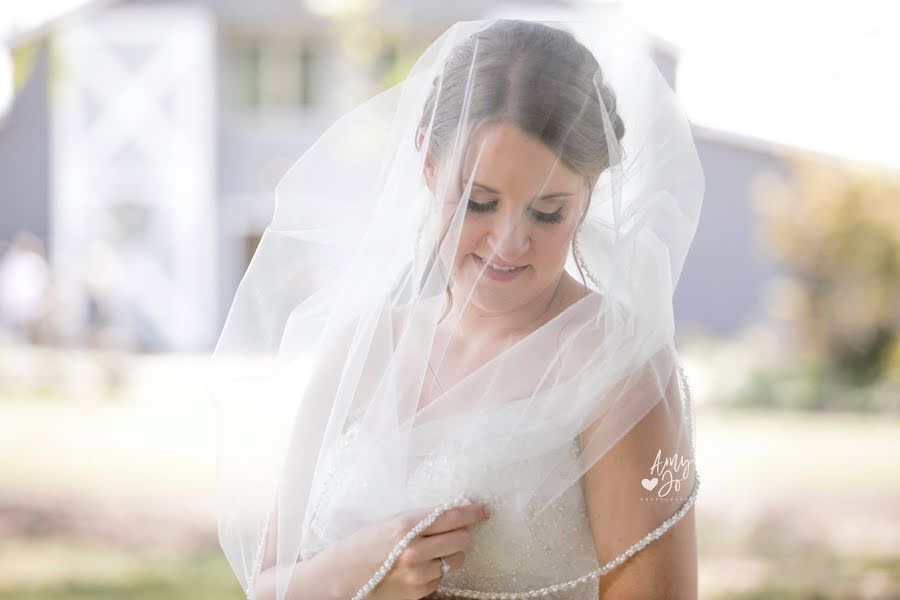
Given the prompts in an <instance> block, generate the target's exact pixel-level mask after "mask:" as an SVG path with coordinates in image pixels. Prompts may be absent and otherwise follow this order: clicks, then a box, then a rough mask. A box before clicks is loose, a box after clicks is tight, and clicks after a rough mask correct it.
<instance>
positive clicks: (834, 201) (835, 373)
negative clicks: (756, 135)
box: [754, 156, 900, 404]
mask: <svg viewBox="0 0 900 600" xmlns="http://www.w3.org/2000/svg"><path fill="white" fill-rule="evenodd" d="M788 165H789V166H790V172H791V176H790V178H789V179H788V180H784V179H781V178H779V177H776V176H772V175H767V176H765V177H763V178H761V179H760V180H759V181H757V182H756V183H755V186H754V199H755V204H756V208H757V211H758V214H759V216H760V218H761V235H762V243H763V246H764V247H765V248H766V249H767V250H768V251H769V252H771V254H772V255H773V256H774V257H775V259H776V260H778V261H779V262H780V263H782V264H783V265H785V266H786V267H787V269H788V271H789V272H790V276H789V279H788V281H787V283H786V284H783V285H782V286H781V287H780V290H779V291H780V295H779V297H778V313H779V315H780V316H781V317H783V318H784V319H786V320H787V321H788V322H790V323H791V324H792V326H793V329H794V330H795V333H796V334H797V335H798V338H799V340H800V341H801V343H802V344H803V348H802V351H801V354H808V355H811V356H813V357H814V359H815V360H817V361H821V364H818V365H817V366H816V369H819V370H820V373H818V376H817V377H818V379H817V380H816V379H814V380H813V382H812V383H810V384H809V385H811V386H813V387H816V386H823V385H831V384H834V383H835V382H845V383H846V384H848V385H850V386H856V387H865V386H870V385H875V384H878V383H879V382H884V381H888V382H891V383H892V384H894V385H900V181H898V178H897V177H896V174H894V173H893V172H888V171H884V170H879V169H877V168H874V167H871V166H861V165H856V164H851V163H834V164H832V163H825V162H823V161H814V160H811V159H807V158H802V157H792V156H789V157H788ZM825 373H827V374H828V377H827V378H826V377H825V376H824V374H825ZM827 379H833V380H834V381H828V380H827ZM806 391H811V390H806ZM801 397H803V394H801ZM801 401H802V400H801ZM810 402H812V403H813V404H815V403H816V402H819V403H821V400H819V401H812V400H811V401H810Z"/></svg>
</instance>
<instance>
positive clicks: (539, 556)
mask: <svg viewBox="0 0 900 600" xmlns="http://www.w3.org/2000/svg"><path fill="white" fill-rule="evenodd" d="M355 434H356V427H355V426H351V427H350V428H349V429H348V430H347V431H346V432H344V433H343V434H342V435H341V436H340V437H339V439H338V440H337V443H336V444H335V446H332V448H331V449H330V450H329V452H328V455H327V456H326V458H325V460H326V461H327V463H326V465H327V468H326V469H324V471H325V474H326V475H325V477H323V478H322V480H321V481H320V482H318V483H317V486H318V493H317V494H316V495H315V496H319V495H320V494H321V497H322V498H324V497H327V495H330V494H331V493H334V492H335V491H337V490H340V492H341V493H342V494H354V493H355V494H358V495H359V496H361V497H364V496H365V488H366V486H367V482H366V481H365V480H364V479H363V480H360V479H359V478H356V477H354V478H347V477H342V469H341V460H342V456H343V455H344V453H345V452H347V451H350V450H351V449H352V447H353V439H354V436H355ZM549 437H552V436H541V439H535V440H534V442H535V443H534V444H530V446H531V448H533V449H534V450H532V451H531V455H530V456H528V457H526V458H523V459H521V460H512V461H511V462H509V463H508V464H506V465H505V466H504V468H502V469H496V468H494V469H489V468H484V467H482V466H479V465H478V464H477V461H475V460H468V459H467V457H466V456H465V455H462V454H460V453H459V452H455V451H454V450H453V448H452V447H447V448H446V451H442V452H436V453H430V454H429V455H428V458H426V459H425V460H423V461H421V462H419V463H418V464H417V465H416V466H415V467H414V469H413V470H412V474H411V477H410V488H409V489H410V492H411V494H412V495H413V497H412V498H411V500H412V503H411V504H412V505H415V506H423V507H424V506H428V505H438V504H441V503H443V502H446V501H447V500H449V499H451V497H452V496H454V495H455V494H456V493H457V491H458V490H459V489H460V487H459V485H460V482H465V483H464V489H467V490H469V491H470V492H471V493H472V494H473V496H476V497H477V498H478V500H482V501H486V502H487V503H488V504H489V505H490V506H491V508H492V514H491V517H490V518H489V519H488V520H486V521H484V522H482V523H480V524H479V525H476V526H474V527H473V528H472V529H471V531H472V539H471V543H470V545H469V548H468V549H467V551H466V558H465V563H464V565H463V566H462V568H460V569H458V570H451V571H450V572H449V573H447V575H445V576H444V580H443V582H442V583H441V588H439V590H438V592H435V593H434V594H433V597H435V598H448V597H449V598H452V597H453V596H452V595H450V594H448V593H446V592H441V590H442V589H445V588H457V589H468V590H478V591H485V592H524V591H528V590H532V589H536V588H542V587H547V586H550V585H553V584H556V583H563V582H566V581H570V580H572V579H576V578H578V577H581V576H583V575H585V574H587V573H589V572H591V571H594V570H595V569H597V568H598V567H599V564H598V562H597V555H596V551H595V549H594V545H593V540H592V533H591V526H590V523H589V521H588V517H587V512H586V510H585V502H584V496H583V494H582V491H581V487H580V486H578V485H574V486H572V487H570V488H569V489H568V490H567V491H566V492H565V493H564V494H562V495H561V496H559V497H558V498H556V499H555V500H554V501H553V503H552V504H550V505H549V508H548V509H546V510H544V511H542V512H541V513H539V514H535V511H534V510H532V509H531V506H532V505H533V504H534V502H531V503H527V504H526V505H525V506H521V505H522V504H523V502H522V501H521V500H520V499H519V498H518V497H517V495H516V490H517V488H518V485H517V484H518V483H521V482H523V481H528V480H529V478H536V477H541V476H542V474H546V472H547V469H546V467H547V465H546V464H542V463H543V461H552V463H551V464H552V465H553V466H554V468H558V467H559V466H565V465H566V464H567V463H568V464H569V466H574V464H573V463H574V461H576V460H578V441H577V440H576V439H573V440H571V441H570V442H568V443H565V442H563V443H562V444H560V443H559V442H558V441H556V442H553V441H550V440H549ZM548 445H549V446H548ZM351 479H352V480H351ZM529 489H533V488H529ZM315 496H314V497H315ZM317 516H318V515H317V514H316V515H314V516H313V520H312V523H311V528H312V531H313V532H314V533H315V534H316V537H317V538H319V540H321V542H322V544H321V545H320V546H319V547H318V548H304V549H302V550H301V558H302V557H304V556H309V555H311V554H314V553H315V552H317V551H318V550H319V549H321V547H323V546H325V545H327V544H328V543H330V541H332V540H331V539H330V538H333V537H334V536H333V535H332V534H331V533H330V532H328V531H323V530H322V529H321V528H320V527H319V525H320V523H319V521H318V520H317V518H316V517H317ZM598 595H599V593H598V581H597V579H596V578H594V579H590V580H588V582H587V583H583V584H579V585H578V586H577V587H576V588H575V589H574V590H571V591H569V592H568V593H567V594H566V596H565V597H566V598H567V599H572V600H582V599H584V600H587V599H591V600H596V598H597V597H598ZM429 597H431V596H429Z"/></svg>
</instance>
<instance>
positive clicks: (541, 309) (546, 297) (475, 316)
mask: <svg viewBox="0 0 900 600" xmlns="http://www.w3.org/2000/svg"><path fill="white" fill-rule="evenodd" d="M562 288H563V277H562V276H561V277H560V278H559V280H558V281H557V283H556V284H555V285H552V286H550V287H549V288H548V289H546V290H544V291H543V292H541V293H540V294H539V295H538V296H537V297H536V298H534V300H533V301H531V302H529V303H528V304H525V305H523V306H521V307H517V308H514V309H511V310H504V311H493V312H492V311H490V310H486V309H485V308H483V307H481V306H478V305H477V304H475V303H474V302H469V303H468V305H467V306H460V305H461V304H462V300H463V299H459V298H456V297H454V302H453V306H452V307H451V309H450V314H448V315H447V319H446V321H447V322H448V323H456V326H455V332H454V337H457V336H458V337H459V338H460V339H465V340H468V341H470V342H473V343H476V344H478V343H483V342H487V341H500V340H508V339H510V338H513V339H515V338H518V337H521V336H524V335H527V334H528V333H530V332H531V331H533V330H534V329H536V328H537V327H539V326H540V325H542V324H543V323H545V322H546V321H548V320H549V319H551V318H552V317H553V315H554V314H556V309H557V307H558V306H559V304H560V301H561V300H562V296H563V289H562Z"/></svg>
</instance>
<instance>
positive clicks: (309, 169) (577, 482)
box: [213, 17, 704, 599]
mask: <svg viewBox="0 0 900 600" xmlns="http://www.w3.org/2000/svg"><path fill="white" fill-rule="evenodd" d="M499 123H510V124H513V125H515V126H516V128H517V130H518V131H521V132H523V133H524V134H526V135H527V136H529V139H533V140H537V141H539V142H540V143H541V144H542V145H543V147H545V148H547V149H548V150H550V151H551V152H553V153H554V154H555V155H556V156H557V157H558V164H557V167H556V168H557V169H565V170H566V172H568V173H574V174H577V175H578V176H579V177H580V178H581V180H582V181H583V182H584V191H585V197H586V198H587V203H586V204H585V205H584V208H585V210H584V213H583V215H580V218H579V222H578V227H577V229H576V230H575V231H574V238H573V240H572V242H573V243H571V244H570V245H567V246H566V248H565V251H566V252H567V256H566V259H565V269H566V270H567V271H568V272H569V273H570V274H571V275H572V276H573V277H574V278H576V279H577V280H578V281H579V282H583V283H584V284H585V286H586V288H587V290H589V293H586V294H585V295H584V296H583V297H582V298H581V299H579V300H577V301H575V302H574V303H572V304H571V305H569V306H568V307H567V308H565V309H563V310H562V311H561V312H560V313H559V314H557V315H556V316H554V317H553V318H552V319H550V320H548V321H547V322H545V323H542V324H541V325H540V326H539V327H537V328H536V329H535V330H534V331H532V332H531V333H529V334H528V335H525V336H523V337H521V339H517V340H516V341H515V342H514V343H511V344H510V345H509V346H508V347H506V348H505V349H504V350H503V351H502V352H500V353H499V354H497V355H496V356H494V357H493V358H491V359H490V360H487V361H486V362H484V364H482V365H480V366H479V367H478V368H477V369H475V370H474V371H472V372H471V373H469V374H468V375H466V376H465V377H463V378H462V379H461V380H459V381H458V382H456V383H453V384H452V385H448V386H447V387H446V388H445V389H441V390H439V391H438V392H436V393H430V394H428V395H426V394H424V393H423V390H425V389H426V388H428V389H433V382H432V380H431V377H432V372H433V370H435V369H437V370H439V369H440V363H441V361H442V360H444V359H445V358H446V357H447V356H448V352H452V350H449V351H448V350H447V347H446V339H447V338H446V336H439V335H437V332H438V329H439V328H443V330H444V331H447V330H449V331H453V329H454V327H456V325H457V321H455V320H454V317H453V315H454V314H457V313H456V312H454V311H456V310H458V309H459V308H460V307H465V306H466V303H468V302H472V301H473V298H475V296H476V295H477V294H478V293H481V292H478V291H477V290H475V288H471V289H470V288H466V287H465V286H462V285H460V282H459V281H458V280H457V279H456V275H455V273H456V269H457V268H458V261H459V260H460V258H459V253H460V252H461V242H460V240H461V238H462V237H463V236H464V235H465V226H466V223H467V220H469V219H475V218H478V215H477V214H476V213H473V207H472V206H470V204H471V203H472V202H473V201H477V203H479V204H489V203H490V202H491V201H492V200H486V199H484V198H480V199H475V198H473V194H474V192H475V188H474V187H473V185H474V183H475V182H476V179H477V177H478V176H480V174H483V173H481V172H480V171H479V169H478V164H479V160H480V158H481V154H480V151H481V149H483V148H484V145H485V140H486V139H487V138H486V136H488V137H489V136H490V135H491V132H492V131H495V130H492V127H494V126H496V125H497V124H499ZM434 165H438V167H435V168H433V169H432V170H431V171H429V166H431V167H434ZM535 176H538V177H539V178H540V179H541V181H549V180H550V178H551V176H552V173H551V172H549V171H548V172H546V173H537V174H535ZM703 191H704V176H703V171H702V169H701V166H700V162H699V159H698V155H697V151H696V149H695V146H694V142H693V138H692V135H691V131H690V127H689V123H688V120H687V118H686V116H685V114H684V111H683V109H682V107H681V105H680V103H679V99H678V97H677V96H676V95H675V93H674V92H673V91H672V89H671V88H670V87H669V85H668V84H667V83H666V80H665V79H664V77H663V76H662V74H661V73H660V72H659V70H658V69H657V67H656V66H655V64H654V63H653V60H652V59H651V57H650V56H649V54H648V51H647V49H646V47H645V46H644V44H643V42H642V37H641V36H640V35H639V34H638V33H637V31H636V30H635V28H634V27H633V26H631V25H629V24H628V23H627V22H626V21H625V20H623V19H621V18H617V17H610V18H609V19H606V20H603V21H599V22H591V23H584V22H530V21H512V20H502V19H501V20H494V19H492V20H483V21H464V22H459V23H456V24H455V25H453V26H452V27H450V28H449V29H448V30H447V31H446V32H444V33H443V34H442V35H441V36H440V37H438V38H437V39H436V40H435V41H434V42H433V43H432V44H431V45H430V46H429V47H428V48H427V49H426V50H425V51H424V53H423V54H422V55H421V56H420V57H419V58H418V60H417V61H416V62H415V64H414V66H413V67H412V69H411V70H410V72H409V74H408V76H407V77H406V78H405V79H404V80H403V81H402V82H401V83H399V84H397V85H394V86H393V87H391V88H390V89H387V90H385V91H383V92H381V93H379V94H377V95H376V96H374V97H372V98H371V99H369V100H367V101H366V102H364V103H362V104H361V105H360V106H358V107H357V108H355V109H354V110H352V111H351V112H349V113H347V114H345V115H344V116H342V117H340V118H339V119H338V120H337V121H336V122H335V123H334V124H333V125H332V126H331V127H330V128H329V129H328V130H327V131H326V132H325V133H324V134H323V135H322V136H321V137H320V138H319V139H318V140H317V141H316V142H315V143H314V144H313V145H312V146H311V147H310V148H309V149H308V150H307V151H306V152H305V153H304V154H303V155H302V156H301V157H300V158H299V159H298V160H297V161H296V163H295V164H294V165H293V166H292V167H291V168H290V170H289V171H288V172H287V173H286V174H285V176H284V177H283V179H282V180H281V181H280V183H279V184H278V186H277V189H276V200H277V204H276V208H275V212H274V215H273V217H272V220H271V223H270V224H269V226H268V227H267V228H266V229H265V231H264V234H263V235H262V238H261V240H260V243H259V246H258V248H257V250H256V252H255V254H254V256H253V258H252V261H251V263H250V265H249V267H248V269H247V271H246V274H245V275H244V277H243V279H242V281H241V283H240V286H239V288H238V290H237V293H236V296H235V298H234V302H233V305H232V307H231V309H230V312H229V314H228V316H227V320H226V323H225V326H224V329H223V331H222V334H221V338H220V339H219V342H218V344H217V347H216V349H215V353H214V358H215V360H214V379H213V402H214V407H215V409H216V411H217V433H218V494H219V505H218V511H219V540H220V543H221V546H222V549H223V551H224V553H225V555H226V557H227V559H228V561H229V563H230V565H231V567H232V568H233V569H234V572H235V574H236V576H237V578H238V580H239V581H240V583H241V585H242V586H243V587H244V588H245V590H246V591H247V594H248V596H249V597H252V595H253V580H254V577H255V576H256V573H257V570H258V569H259V565H260V556H261V551H262V548H263V544H264V543H265V541H266V540H267V539H269V540H272V542H271V543H274V544H275V555H276V557H277V567H278V569H279V571H278V576H277V577H278V579H277V582H278V583H277V590H278V591H277V596H278V598H279V599H281V598H283V597H284V594H285V590H286V588H287V584H288V581H289V580H290V577H291V572H292V569H293V568H294V567H295V565H296V564H297V562H298V561H300V560H303V559H304V558H306V557H309V556H312V555H314V554H315V553H316V552H318V551H321V549H322V548H325V547H327V546H328V545H329V544H331V543H334V542H335V541H337V540H340V539H342V538H344V537H346V536H349V535H351V534H352V533H353V532H354V531H356V530H357V529H359V528H360V527H362V526H364V525H366V524H368V523H371V522H373V521H375V520H378V519H384V518H387V517H389V516H391V515H393V514H396V513H398V512H400V511H404V510H409V509H413V508H423V506H422V503H423V496H422V495H421V494H419V493H418V492H417V491H416V490H413V489H411V487H410V485H411V484H410V473H411V472H412V471H413V470H414V469H416V468H418V467H419V466H420V465H421V464H423V463H425V462H427V461H428V460H429V459H430V458H433V457H436V456H441V455H445V454H446V453H447V452H448V451H449V450H448V449H450V448H452V452H453V453H454V455H456V456H462V457H465V460H466V464H467V465H469V467H470V468H471V469H472V470H474V469H482V470H491V469H496V470H502V469H504V468H506V467H508V466H509V465H511V464H512V463H514V462H515V461H521V460H528V459H529V457H531V456H537V455H540V454H542V453H546V452H547V451H548V450H549V449H552V448H554V447H558V446H559V445H561V444H565V443H567V442H570V441H571V440H573V439H576V440H578V457H577V458H578V460H577V462H576V463H574V464H575V465H576V466H574V467H573V464H572V463H569V462H555V463H554V462H553V461H549V462H547V463H546V468H544V469H543V472H541V473H540V476H539V477H534V476H532V477H529V478H527V479H523V480H522V481H520V482H518V483H517V484H516V489H515V490H512V491H511V493H512V494H513V495H514V497H515V502H514V503H513V504H511V505H509V506H508V507H507V508H506V509H505V510H508V511H510V512H517V511H518V512H519V513H521V515H534V514H539V513H540V512H541V511H543V510H547V509H548V507H549V506H551V504H552V503H553V502H554V500H555V499H557V498H559V497H560V496H561V495H563V494H564V493H566V492H567V490H570V489H572V488H573V487H575V488H578V487H579V486H583V485H584V478H585V475H586V473H587V472H588V471H589V469H591V467H592V466H594V465H595V464H597V463H598V461H600V460H602V459H603V458H604V456H607V455H609V453H610V452H611V451H612V450H614V449H615V448H616V445H617V444H618V443H619V442H620V441H621V440H622V439H623V437H624V436H625V435H626V434H627V433H628V432H629V431H630V430H631V429H632V428H633V427H634V426H635V425H636V424H638V423H639V422H640V421H641V420H642V419H643V418H645V417H646V416H647V415H648V414H649V413H650V412H651V410H653V411H655V412H654V414H655V415H658V418H656V419H655V421H654V422H655V423H657V429H660V430H659V431H658V432H657V433H658V437H654V438H653V439H654V440H659V442H660V443H659V447H647V448H646V449H644V451H643V452H642V454H641V457H640V460H639V461H638V462H639V464H640V465H641V470H636V471H635V475H634V478H633V481H627V482H626V483H627V485H626V486H624V487H627V489H624V488H623V490H622V492H621V493H622V497H623V498H626V499H628V504H627V513H628V514H627V521H628V523H630V524H633V526H631V527H632V529H631V530H630V532H631V533H630V539H628V540H624V541H623V542H622V546H621V549H620V551H621V552H622V553H626V552H627V551H628V550H629V547H631V546H632V545H633V544H635V543H637V542H639V541H640V540H642V539H643V538H645V537H646V536H647V535H648V534H650V533H651V532H652V531H654V530H655V529H657V528H658V527H659V526H660V525H661V524H663V523H665V522H666V521H667V519H671V518H672V517H673V516H675V515H676V513H677V511H679V509H682V508H684V507H686V505H688V504H689V503H690V502H692V501H693V498H694V496H693V495H692V494H693V493H696V485H697V484H698V482H699V479H698V478H697V477H696V476H695V475H694V473H693V465H692V464H691V465H690V467H689V468H668V469H665V470H664V469H663V468H662V467H663V466H666V465H668V466H669V467H671V466H673V465H675V464H676V461H670V462H668V463H665V462H663V463H660V462H658V461H657V460H656V459H657V458H659V459H660V460H661V461H665V459H669V458H673V457H680V458H679V459H678V460H680V461H691V462H692V461H693V458H694V455H693V440H692V434H693V423H692V417H691V410H690V406H689V397H686V395H685V394H684V393H682V389H681V386H680V384H679V368H678V365H679V360H678V354H677V351H676V348H675V347H674V333H675V323H674V317H673V309H672V297H673V292H674V289H675V286H676V284H677V282H678V279H679V275H680V273H681V270H682V266H683V264H684V262H685V257H686V254H687V252H688V248H689V245H690V244H691V241H692V239H693V236H694V233H695V230H696V227H697V223H698V219H699V215H700V208H701V202H702V197H703ZM533 192H534V194H535V196H537V195H538V194H540V193H541V192H542V190H540V189H535V190H533ZM555 206H556V205H552V206H551V207H550V208H549V209H547V208H546V207H538V209H539V210H537V212H539V213H540V214H542V215H545V216H543V217H538V218H541V219H552V218H553V217H552V214H553V210H552V209H553V207H555ZM475 210H481V208H480V207H476V209H475ZM547 215H551V216H547ZM532 226H534V227H544V226H546V227H551V226H552V222H551V221H546V222H535V223H534V224H533V225H532ZM483 258H485V259H488V260H490V259H491V257H483ZM467 268H469V269H470V271H469V273H470V274H471V273H475V277H476V278H481V279H483V278H484V277H486V275H485V273H484V271H485V268H486V267H485V266H484V265H482V268H481V269H480V270H479V269H478V268H477V265H476V267H472V264H469V265H468V266H467ZM472 269H474V270H472ZM502 276H503V275H500V276H498V277H502ZM483 283H484V285H485V286H491V285H493V286H497V287H498V289H499V287H500V286H502V285H503V284H504V282H497V281H487V280H484V282H483ZM477 285H478V286H481V285H482V281H481V280H479V281H478V284H477ZM486 289H492V288H486ZM682 376H683V375H682ZM426 396H427V397H426ZM351 428H353V430H354V432H355V434H354V437H353V438H352V443H348V437H347V436H346V434H347V432H348V431H349V430H350V429H351ZM338 450H340V452H339V454H340V462H339V463H337V462H335V461H336V459H335V456H336V452H337V451H338ZM654 463H656V467H658V468H659V469H658V470H656V471H654V468H655V467H654ZM681 464H682V465H684V464H686V463H684V462H681ZM336 471H337V473H336ZM469 472H471V471H469ZM336 476H337V477H338V478H339V479H340V482H341V483H340V485H338V484H335V483H334V480H335V477H336ZM654 478H655V479H657V482H655V483H654V482H653V479H654ZM444 484H445V489H442V491H441V493H440V494H439V496H440V502H448V503H453V502H465V501H467V500H476V499H479V490H478V489H473V488H472V486H471V485H470V481H469V480H467V478H466V474H465V472H463V473H461V475H460V476H459V477H457V478H455V479H454V480H453V481H446V482H444ZM664 486H667V488H666V492H665V494H662V490H663V487H664ZM666 497H667V498H666ZM673 499H677V501H673ZM666 500H668V501H666ZM440 502H435V504H439V503H440ZM507 516H508V517H511V518H514V517H515V516H516V515H507ZM622 518H626V515H624V514H623V517H622ZM523 519H525V517H523ZM523 522H525V521H524V520H523ZM601 535H602V532H601ZM651 543H652V541H651ZM390 558H391V557H390V556H385V557H384V559H385V562H386V565H387V566H389V564H390ZM372 575H373V578H374V580H373V582H377V576H378V574H377V573H374V572H373V574H372ZM365 591H366V590H362V594H361V596H362V595H365ZM508 591H509V592H517V591H519V590H512V589H511V590H508Z"/></svg>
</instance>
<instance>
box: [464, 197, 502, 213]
mask: <svg viewBox="0 0 900 600" xmlns="http://www.w3.org/2000/svg"><path fill="white" fill-rule="evenodd" d="M466 208H467V209H468V210H470V211H472V212H474V213H488V212H491V211H492V210H494V209H495V208H497V200H496V199H494V200H491V201H490V202H475V201H474V200H471V199H470V200H469V203H468V205H467V206H466Z"/></svg>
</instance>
